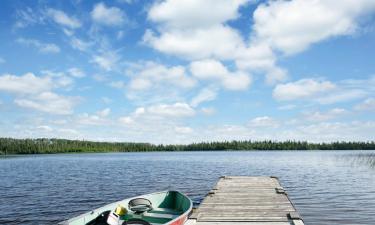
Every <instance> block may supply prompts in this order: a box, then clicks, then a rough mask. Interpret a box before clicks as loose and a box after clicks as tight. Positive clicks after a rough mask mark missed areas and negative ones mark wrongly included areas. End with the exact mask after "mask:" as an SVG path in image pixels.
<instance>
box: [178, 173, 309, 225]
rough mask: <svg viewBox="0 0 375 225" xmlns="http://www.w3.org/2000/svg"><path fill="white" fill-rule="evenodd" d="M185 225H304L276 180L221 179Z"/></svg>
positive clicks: (249, 178) (272, 178) (251, 178)
mask: <svg viewBox="0 0 375 225" xmlns="http://www.w3.org/2000/svg"><path fill="white" fill-rule="evenodd" d="M185 225H304V223H303V220H302V219H301V217H300V216H299V214H298V213H297V211H296V209H295V207H294V206H293V204H292V202H291V201H290V199H289V198H288V195H287V193H286V192H285V190H284V189H283V188H282V187H281V185H280V183H279V181H278V179H277V178H276V177H244V176H224V177H221V178H220V179H219V181H218V182H217V184H216V186H215V187H214V188H213V189H212V190H211V191H210V192H209V193H208V194H207V196H206V198H205V199H204V200H203V201H202V203H201V204H200V206H199V207H198V209H196V210H195V211H194V213H193V214H192V215H191V216H190V217H189V220H188V221H187V222H186V223H185Z"/></svg>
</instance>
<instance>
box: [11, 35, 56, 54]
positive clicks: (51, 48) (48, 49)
mask: <svg viewBox="0 0 375 225" xmlns="http://www.w3.org/2000/svg"><path fill="white" fill-rule="evenodd" d="M17 42H18V43H20V44H23V45H27V46H32V47H35V48H37V49H38V50H39V52H41V53H59V52H60V48H59V46H57V45H55V44H51V43H42V42H40V41H38V40H34V39H25V38H18V39H17Z"/></svg>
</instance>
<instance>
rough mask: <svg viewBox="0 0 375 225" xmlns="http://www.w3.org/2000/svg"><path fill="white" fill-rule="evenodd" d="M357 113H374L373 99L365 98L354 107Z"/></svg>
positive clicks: (374, 104) (374, 102)
mask: <svg viewBox="0 0 375 225" xmlns="http://www.w3.org/2000/svg"><path fill="white" fill-rule="evenodd" d="M354 109H355V110H358V111H375V98H367V99H365V100H364V101H363V102H361V103H359V104H357V105H356V106H355V107H354Z"/></svg>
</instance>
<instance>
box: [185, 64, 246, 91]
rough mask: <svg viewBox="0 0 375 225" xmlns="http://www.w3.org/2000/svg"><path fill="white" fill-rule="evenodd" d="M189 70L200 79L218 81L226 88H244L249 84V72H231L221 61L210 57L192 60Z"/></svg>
mask: <svg viewBox="0 0 375 225" xmlns="http://www.w3.org/2000/svg"><path fill="white" fill-rule="evenodd" d="M190 71H191V73H192V74H193V75H194V76H195V77H197V78H199V79H201V80H214V81H218V82H219V83H220V84H221V85H222V86H223V87H224V88H226V89H228V90H245V89H247V88H248V87H249V86H250V84H251V77H250V75H249V74H247V73H245V72H242V71H235V72H231V71H229V70H228V69H227V68H226V67H225V66H224V65H223V64H222V63H220V62H219V61H216V60H212V59H206V60H201V61H194V62H192V63H191V64H190Z"/></svg>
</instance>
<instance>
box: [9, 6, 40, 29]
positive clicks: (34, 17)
mask: <svg viewBox="0 0 375 225" xmlns="http://www.w3.org/2000/svg"><path fill="white" fill-rule="evenodd" d="M15 14H16V22H15V24H14V28H24V27H27V26H29V25H34V24H38V23H39V24H42V23H43V22H44V20H45V16H44V15H40V13H38V12H37V11H35V10H33V9H32V8H30V7H27V8H25V9H17V10H16V13H15Z"/></svg>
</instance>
